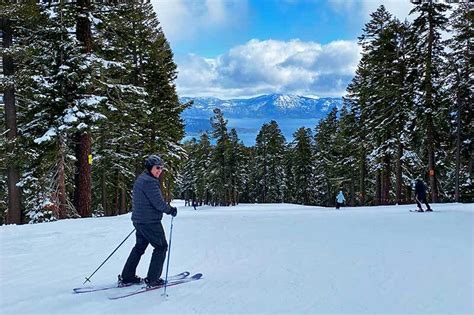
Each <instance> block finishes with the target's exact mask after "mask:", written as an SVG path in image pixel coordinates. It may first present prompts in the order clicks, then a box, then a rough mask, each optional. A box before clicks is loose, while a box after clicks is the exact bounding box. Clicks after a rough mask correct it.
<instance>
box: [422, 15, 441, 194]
mask: <svg viewBox="0 0 474 315" xmlns="http://www.w3.org/2000/svg"><path fill="white" fill-rule="evenodd" d="M428 23H429V33H428V56H427V58H426V78H425V80H426V81H425V86H426V88H425V92H426V109H427V110H428V111H429V112H426V113H425V115H426V116H427V117H426V122H427V126H426V127H427V130H426V132H427V142H428V148H427V149H428V172H429V173H428V174H429V177H430V187H431V201H432V202H438V189H437V185H436V169H435V166H436V160H435V148H434V127H433V116H432V110H433V109H434V108H433V82H432V77H431V70H432V67H433V56H432V55H433V41H434V36H433V35H434V28H433V23H434V21H433V15H432V11H431V10H430V11H429V15H428Z"/></svg>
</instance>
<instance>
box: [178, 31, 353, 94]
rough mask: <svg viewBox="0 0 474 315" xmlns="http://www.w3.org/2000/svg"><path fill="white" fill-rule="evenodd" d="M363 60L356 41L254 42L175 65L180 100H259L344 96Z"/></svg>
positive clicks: (179, 60)
mask: <svg viewBox="0 0 474 315" xmlns="http://www.w3.org/2000/svg"><path fill="white" fill-rule="evenodd" d="M359 58H360V48H359V47H358V46H357V43H356V41H333V42H331V43H329V44H326V45H322V44H319V43H315V42H303V41H301V40H298V39H295V40H290V41H278V40H272V39H269V40H258V39H252V40H250V41H248V42H247V43H245V44H244V45H240V46H236V47H233V48H232V49H230V50H229V51H228V52H226V53H225V54H222V55H219V56H217V57H215V58H204V57H201V56H198V55H193V54H189V55H187V56H185V57H183V58H179V59H178V60H177V62H178V64H179V75H178V80H177V86H178V90H179V91H180V94H181V95H183V96H184V95H192V96H216V97H224V98H229V97H244V96H254V95H259V94H270V93H274V92H277V93H286V94H296V95H317V96H341V95H343V94H344V90H345V88H346V86H347V83H348V82H349V81H350V80H351V78H352V77H353V75H354V72H355V69H356V67H357V63H358V62H359Z"/></svg>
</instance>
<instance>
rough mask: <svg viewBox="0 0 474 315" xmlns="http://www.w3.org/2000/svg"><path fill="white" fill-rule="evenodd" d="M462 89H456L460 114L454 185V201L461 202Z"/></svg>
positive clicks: (457, 123) (457, 122) (457, 121)
mask: <svg viewBox="0 0 474 315" xmlns="http://www.w3.org/2000/svg"><path fill="white" fill-rule="evenodd" d="M459 94H460V91H456V106H457V110H458V115H457V119H456V125H457V126H456V127H457V130H456V173H455V175H454V176H455V186H454V201H456V202H459V172H460V169H461V113H462V111H461V101H460V97H459Z"/></svg>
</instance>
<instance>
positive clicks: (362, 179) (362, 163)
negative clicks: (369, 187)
mask: <svg viewBox="0 0 474 315" xmlns="http://www.w3.org/2000/svg"><path fill="white" fill-rule="evenodd" d="M366 174H367V171H366V165H365V151H364V150H361V155H360V182H359V185H360V204H361V206H363V205H365V196H366V195H367V194H366V191H365V189H366V188H365V176H366Z"/></svg>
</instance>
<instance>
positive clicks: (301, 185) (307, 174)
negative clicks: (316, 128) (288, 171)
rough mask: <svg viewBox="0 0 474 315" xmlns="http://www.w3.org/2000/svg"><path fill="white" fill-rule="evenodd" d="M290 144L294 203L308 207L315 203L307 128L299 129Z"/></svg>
mask: <svg viewBox="0 0 474 315" xmlns="http://www.w3.org/2000/svg"><path fill="white" fill-rule="evenodd" d="M293 137H294V139H293V141H292V143H291V151H292V155H291V158H292V173H293V182H292V185H294V201H295V202H296V203H299V204H304V205H309V204H314V202H315V198H314V195H315V191H314V184H315V182H314V181H315V180H314V176H313V174H314V173H313V142H312V133H311V129H309V128H304V127H302V128H300V129H298V130H297V131H296V132H295V133H294V135H293Z"/></svg>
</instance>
